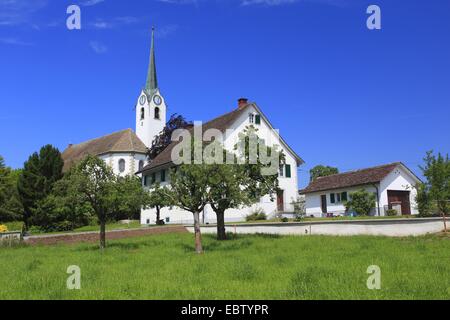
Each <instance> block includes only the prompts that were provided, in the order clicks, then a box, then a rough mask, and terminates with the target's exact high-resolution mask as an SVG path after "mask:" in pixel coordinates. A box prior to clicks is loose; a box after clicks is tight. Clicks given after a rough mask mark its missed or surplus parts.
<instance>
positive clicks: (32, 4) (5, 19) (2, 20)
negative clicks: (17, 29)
mask: <svg viewBox="0 0 450 320" xmlns="http://www.w3.org/2000/svg"><path fill="white" fill-rule="evenodd" d="M47 2H48V1H47V0H0V26H12V25H18V24H24V23H31V21H30V20H31V17H32V16H33V15H34V14H35V13H36V12H37V11H39V10H40V9H42V8H44V7H45V6H46V5H47Z"/></svg>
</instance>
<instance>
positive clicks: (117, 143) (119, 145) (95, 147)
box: [62, 129, 147, 171]
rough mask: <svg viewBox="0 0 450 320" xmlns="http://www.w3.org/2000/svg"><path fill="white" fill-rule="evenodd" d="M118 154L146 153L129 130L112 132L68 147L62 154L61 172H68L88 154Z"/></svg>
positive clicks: (140, 142) (141, 144) (136, 137)
mask: <svg viewBox="0 0 450 320" xmlns="http://www.w3.org/2000/svg"><path fill="white" fill-rule="evenodd" d="M118 152H130V153H146V152H147V147H146V146H145V145H144V143H143V142H142V141H141V140H140V139H139V138H138V136H137V135H136V134H135V133H134V131H133V130H131V129H125V130H122V131H118V132H114V133H111V134H109V135H106V136H103V137H100V138H96V139H92V140H88V141H86V142H82V143H79V144H74V145H69V147H67V149H66V150H64V152H63V153H62V158H63V160H64V167H63V171H67V170H69V169H70V167H72V166H73V165H74V164H75V163H76V162H78V161H80V160H82V159H83V158H84V157H85V156H87V155H89V154H90V155H95V156H99V155H102V154H107V153H118Z"/></svg>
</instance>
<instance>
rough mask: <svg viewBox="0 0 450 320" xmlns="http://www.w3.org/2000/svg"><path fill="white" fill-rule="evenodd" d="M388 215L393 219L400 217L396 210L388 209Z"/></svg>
mask: <svg viewBox="0 0 450 320" xmlns="http://www.w3.org/2000/svg"><path fill="white" fill-rule="evenodd" d="M386 214H387V215H388V217H393V216H396V215H398V212H397V210H395V209H388V210H386Z"/></svg>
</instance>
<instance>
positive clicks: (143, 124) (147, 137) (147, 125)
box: [136, 89, 167, 148]
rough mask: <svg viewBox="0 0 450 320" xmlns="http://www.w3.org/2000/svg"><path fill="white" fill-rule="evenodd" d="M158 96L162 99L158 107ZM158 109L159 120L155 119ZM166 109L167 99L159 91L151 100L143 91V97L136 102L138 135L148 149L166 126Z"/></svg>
mask: <svg viewBox="0 0 450 320" xmlns="http://www.w3.org/2000/svg"><path fill="white" fill-rule="evenodd" d="M156 95H157V96H159V97H160V98H161V104H160V105H157V104H156V103H155V101H154V100H155V99H154V97H155V96H156ZM149 99H150V100H149ZM142 102H144V103H142ZM156 108H159V119H157V118H155V110H156ZM141 109H144V119H141ZM166 109H167V107H166V103H165V99H164V97H163V96H162V95H161V93H160V92H159V90H158V89H157V90H156V92H155V94H154V95H153V96H152V97H149V98H148V97H147V95H146V94H145V93H144V92H143V91H142V92H141V95H140V96H139V98H138V101H137V102H136V135H137V136H138V137H139V139H141V141H142V142H143V143H144V144H145V145H146V146H147V147H148V148H149V147H151V144H152V141H153V139H154V137H155V136H157V135H158V134H159V133H160V132H161V131H162V130H163V129H164V126H165V125H166V121H167V119H166V111H167V110H166Z"/></svg>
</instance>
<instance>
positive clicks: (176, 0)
mask: <svg viewBox="0 0 450 320" xmlns="http://www.w3.org/2000/svg"><path fill="white" fill-rule="evenodd" d="M157 1H159V2H163V3H170V4H194V5H197V4H198V1H199V0H157Z"/></svg>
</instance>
